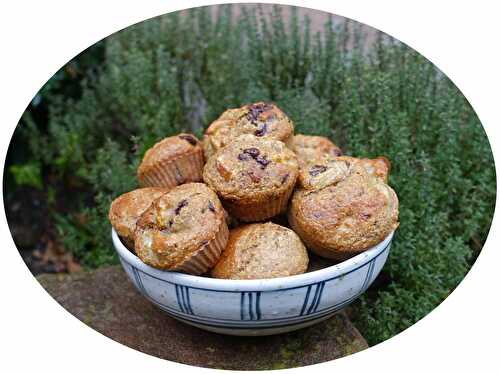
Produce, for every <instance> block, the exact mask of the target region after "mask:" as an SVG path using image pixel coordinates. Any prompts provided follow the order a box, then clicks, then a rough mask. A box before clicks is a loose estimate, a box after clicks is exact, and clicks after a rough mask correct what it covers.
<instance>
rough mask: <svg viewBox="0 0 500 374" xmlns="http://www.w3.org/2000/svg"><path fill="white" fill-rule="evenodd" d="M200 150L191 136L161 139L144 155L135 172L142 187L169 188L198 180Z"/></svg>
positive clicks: (201, 156) (199, 173)
mask: <svg viewBox="0 0 500 374" xmlns="http://www.w3.org/2000/svg"><path fill="white" fill-rule="evenodd" d="M203 164H204V162H203V149H202V147H201V143H200V142H199V141H198V139H196V137H195V136H193V135H191V134H179V135H176V136H171V137H168V138H165V139H163V140H162V141H160V142H158V143H156V144H155V145H154V146H153V147H152V148H150V149H148V150H147V151H146V154H145V155H144V158H143V159H142V162H141V164H140V165H139V168H138V170H137V178H138V179H139V184H140V185H141V186H143V187H167V188H172V187H175V186H178V185H180V184H183V183H189V182H199V181H201V180H202V171H203Z"/></svg>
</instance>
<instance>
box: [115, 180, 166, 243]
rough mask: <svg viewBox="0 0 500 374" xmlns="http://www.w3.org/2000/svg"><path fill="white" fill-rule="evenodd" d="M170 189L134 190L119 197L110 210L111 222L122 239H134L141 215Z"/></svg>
mask: <svg viewBox="0 0 500 374" xmlns="http://www.w3.org/2000/svg"><path fill="white" fill-rule="evenodd" d="M168 191H169V190H168V188H159V187H146V188H139V189H137V190H133V191H130V192H127V193H124V194H123V195H120V196H119V197H117V198H116V199H115V200H113V202H112V203H111V206H110V208H109V215H108V217H109V220H110V222H111V225H112V226H113V227H114V229H115V230H116V232H117V233H118V235H120V236H121V237H122V238H126V239H131V240H133V238H134V231H135V225H136V223H137V220H138V219H139V217H140V216H141V214H142V213H143V212H144V211H145V210H146V209H147V208H149V206H150V205H151V203H152V202H153V200H155V199H157V198H159V197H160V196H161V195H163V194H165V193H167V192H168Z"/></svg>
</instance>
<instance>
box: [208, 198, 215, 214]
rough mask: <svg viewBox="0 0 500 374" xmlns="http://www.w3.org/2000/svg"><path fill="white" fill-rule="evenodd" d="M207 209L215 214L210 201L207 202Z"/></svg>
mask: <svg viewBox="0 0 500 374" xmlns="http://www.w3.org/2000/svg"><path fill="white" fill-rule="evenodd" d="M208 209H209V210H210V211H211V212H213V213H215V206H214V204H213V203H212V202H211V201H210V200H208Z"/></svg>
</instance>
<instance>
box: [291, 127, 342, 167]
mask: <svg viewBox="0 0 500 374" xmlns="http://www.w3.org/2000/svg"><path fill="white" fill-rule="evenodd" d="M293 151H294V152H295V154H296V155H297V158H298V160H299V165H300V166H301V167H303V166H305V165H307V164H309V163H311V162H314V160H317V159H321V158H322V157H323V156H324V155H329V156H332V157H339V156H342V150H341V149H340V148H339V147H337V146H336V145H335V144H334V143H332V142H331V141H330V140H329V139H328V138H325V137H324V136H315V135H303V134H297V135H295V136H294V137H293Z"/></svg>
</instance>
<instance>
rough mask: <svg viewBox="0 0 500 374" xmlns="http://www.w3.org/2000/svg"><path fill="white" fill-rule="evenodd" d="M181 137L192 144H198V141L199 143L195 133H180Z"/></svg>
mask: <svg viewBox="0 0 500 374" xmlns="http://www.w3.org/2000/svg"><path fill="white" fill-rule="evenodd" d="M179 138H181V139H182V140H185V141H187V142H188V143H190V144H191V145H196V143H198V140H197V139H196V138H195V137H194V136H193V135H189V134H186V135H179Z"/></svg>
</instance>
